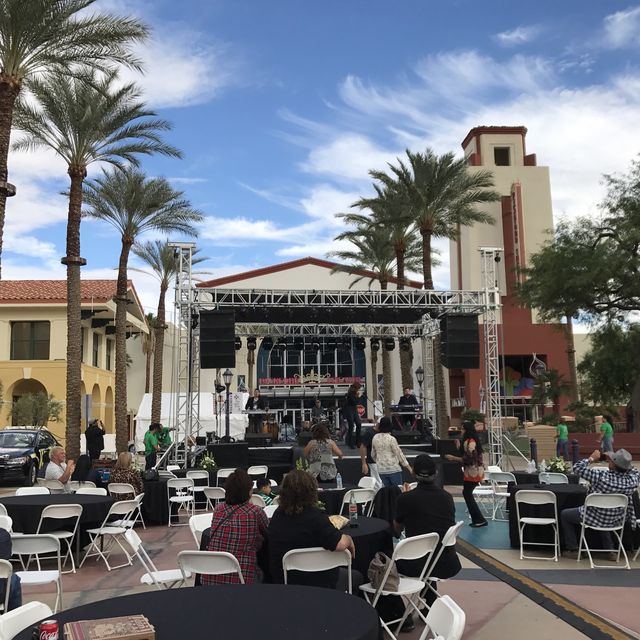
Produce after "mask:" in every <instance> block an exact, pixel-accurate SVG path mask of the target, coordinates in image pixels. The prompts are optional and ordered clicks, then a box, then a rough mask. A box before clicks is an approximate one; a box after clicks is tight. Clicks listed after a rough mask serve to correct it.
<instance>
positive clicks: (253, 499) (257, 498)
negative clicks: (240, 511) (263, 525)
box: [249, 493, 267, 509]
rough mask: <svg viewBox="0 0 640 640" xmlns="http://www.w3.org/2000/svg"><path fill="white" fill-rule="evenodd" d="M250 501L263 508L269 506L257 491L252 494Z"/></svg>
mask: <svg viewBox="0 0 640 640" xmlns="http://www.w3.org/2000/svg"><path fill="white" fill-rule="evenodd" d="M249 502H250V503H251V504H255V505H256V506H257V507H260V508H261V509H264V508H265V507H266V506H267V503H266V502H265V501H264V498H263V497H262V496H259V495H257V494H255V493H252V494H251V497H250V498H249Z"/></svg>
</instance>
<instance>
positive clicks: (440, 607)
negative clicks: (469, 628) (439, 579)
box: [420, 596, 467, 640]
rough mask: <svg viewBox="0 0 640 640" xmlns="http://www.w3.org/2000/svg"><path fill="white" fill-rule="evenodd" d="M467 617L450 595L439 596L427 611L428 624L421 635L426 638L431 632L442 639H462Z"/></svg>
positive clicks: (424, 639)
mask: <svg viewBox="0 0 640 640" xmlns="http://www.w3.org/2000/svg"><path fill="white" fill-rule="evenodd" d="M466 621H467V617H466V615H465V613H464V611H463V610H462V609H461V608H460V607H459V606H458V605H457V604H456V602H454V600H453V599H452V598H451V597H450V596H441V597H440V598H438V599H437V600H436V601H435V602H434V603H433V604H432V605H431V608H430V609H429V613H427V626H426V627H425V630H424V631H423V632H422V635H421V636H420V640H426V639H427V636H428V635H429V632H431V633H432V634H433V637H434V638H439V639H441V640H460V639H461V638H462V634H463V633H464V627H465V624H466Z"/></svg>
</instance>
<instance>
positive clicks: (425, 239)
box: [420, 229, 433, 289]
mask: <svg viewBox="0 0 640 640" xmlns="http://www.w3.org/2000/svg"><path fill="white" fill-rule="evenodd" d="M420 235H421V236H422V278H423V280H424V288H425V289H433V274H432V273H431V231H428V230H422V229H421V230H420Z"/></svg>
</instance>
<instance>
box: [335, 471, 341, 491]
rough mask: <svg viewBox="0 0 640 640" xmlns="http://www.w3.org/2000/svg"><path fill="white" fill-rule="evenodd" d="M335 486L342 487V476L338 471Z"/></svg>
mask: <svg viewBox="0 0 640 640" xmlns="http://www.w3.org/2000/svg"><path fill="white" fill-rule="evenodd" d="M336 487H337V488H338V489H342V476H341V475H340V474H339V473H338V475H337V476H336Z"/></svg>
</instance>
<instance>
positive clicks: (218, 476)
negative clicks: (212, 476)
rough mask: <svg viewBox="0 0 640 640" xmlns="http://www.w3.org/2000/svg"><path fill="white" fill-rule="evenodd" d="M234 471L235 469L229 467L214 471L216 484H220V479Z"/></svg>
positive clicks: (224, 478) (225, 477)
mask: <svg viewBox="0 0 640 640" xmlns="http://www.w3.org/2000/svg"><path fill="white" fill-rule="evenodd" d="M234 471H235V469H230V468H224V469H218V472H217V473H216V486H220V480H226V479H227V478H228V477H229V476H230V475H231V474H232V473H233V472H234ZM223 484H224V482H223Z"/></svg>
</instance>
